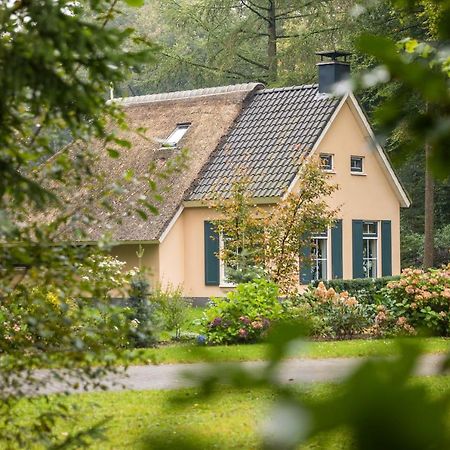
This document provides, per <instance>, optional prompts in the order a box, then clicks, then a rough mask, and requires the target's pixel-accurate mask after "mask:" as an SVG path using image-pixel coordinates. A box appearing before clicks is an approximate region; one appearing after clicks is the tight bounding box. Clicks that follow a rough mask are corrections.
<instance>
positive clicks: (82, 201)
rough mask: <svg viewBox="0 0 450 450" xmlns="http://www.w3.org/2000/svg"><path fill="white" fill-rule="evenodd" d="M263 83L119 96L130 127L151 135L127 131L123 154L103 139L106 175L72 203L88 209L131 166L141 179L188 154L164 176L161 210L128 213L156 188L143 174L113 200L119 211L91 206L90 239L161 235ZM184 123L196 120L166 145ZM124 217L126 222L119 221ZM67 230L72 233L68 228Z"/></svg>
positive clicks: (101, 166) (100, 158)
mask: <svg viewBox="0 0 450 450" xmlns="http://www.w3.org/2000/svg"><path fill="white" fill-rule="evenodd" d="M262 87H263V86H262V85H260V84H256V83H251V84H244V85H236V86H226V87H222V88H209V89H199V90H194V91H184V92H174V93H169V94H156V95H146V96H140V97H131V98H125V99H118V100H116V101H118V102H119V103H120V104H121V105H123V106H124V108H125V114H126V118H127V121H128V123H129V125H130V128H139V127H143V128H145V129H146V132H145V137H146V138H143V137H140V136H139V135H137V134H136V133H133V134H131V133H128V132H127V133H125V136H124V137H125V138H127V139H128V140H130V141H131V143H132V146H131V148H129V149H123V150H121V154H120V157H119V158H118V159H113V158H110V157H109V156H108V154H107V152H106V151H105V148H103V147H102V146H100V145H98V144H97V147H98V148H95V152H96V161H95V167H93V171H94V172H95V173H98V174H103V175H104V179H102V178H101V177H100V176H99V177H98V180H99V181H98V185H95V183H94V184H93V185H90V186H85V187H84V189H78V190H77V191H76V192H71V193H70V195H66V196H65V197H66V199H67V202H68V205H70V208H72V209H73V208H75V209H76V208H78V207H79V208H80V209H82V208H83V207H85V205H86V198H87V196H90V197H92V196H93V195H94V196H95V195H96V194H97V192H98V194H99V195H100V193H101V191H102V186H100V184H101V183H103V184H104V183H106V182H108V181H109V182H112V181H114V180H119V179H121V178H122V177H123V175H124V173H125V172H126V171H128V170H132V171H133V172H134V174H135V176H136V177H137V178H138V179H139V177H140V176H142V175H144V174H145V173H146V171H147V170H148V167H149V165H151V164H154V165H156V166H157V167H159V168H160V169H163V170H164V168H165V166H166V165H167V164H168V163H169V162H170V160H171V159H172V158H173V157H175V156H176V155H177V154H179V153H180V151H181V150H180V148H185V149H187V151H188V160H187V162H186V167H185V168H184V169H183V170H182V171H181V173H173V174H171V175H170V176H169V178H168V179H167V180H165V181H163V184H164V185H165V191H164V192H163V193H162V196H163V200H162V201H161V202H160V203H159V204H157V205H156V206H157V207H158V210H159V214H158V215H149V217H148V220H142V218H140V217H139V216H137V215H136V214H132V215H130V214H126V211H128V210H129V205H130V204H133V203H135V202H137V201H138V199H139V197H140V196H142V195H143V194H147V193H148V192H149V190H150V188H149V186H148V184H147V183H146V182H145V181H144V180H142V181H139V182H138V183H136V184H134V185H133V186H132V189H131V190H128V191H126V192H125V193H123V194H122V195H120V196H119V197H118V198H117V199H114V200H113V201H112V207H113V210H114V213H113V214H108V212H107V211H105V210H104V209H103V208H101V207H100V206H98V207H96V206H92V209H91V210H90V211H89V212H90V214H91V215H92V216H94V217H95V218H96V221H95V222H94V223H92V224H90V225H88V226H87V228H85V232H86V234H87V237H86V239H87V240H89V241H91V240H92V241H96V240H98V239H99V238H101V236H102V235H104V234H105V233H109V234H110V236H111V237H112V239H114V240H117V241H156V240H158V239H159V238H160V236H161V234H162V233H163V231H164V229H165V228H166V227H167V225H168V224H169V222H170V221H171V219H172V218H173V217H174V216H175V214H176V212H177V210H178V209H179V207H180V206H181V203H182V201H183V198H184V196H185V193H186V192H187V191H188V189H189V187H190V186H191V184H192V183H193V181H194V180H195V179H196V178H197V177H198V174H199V172H200V170H201V169H202V167H203V166H204V165H205V163H206V162H207V160H208V158H209V156H210V155H211V153H212V152H213V151H214V150H215V149H216V147H218V145H219V143H220V141H221V139H222V138H223V137H224V136H225V135H227V133H228V131H229V129H230V128H231V127H232V125H233V123H234V121H235V120H236V118H237V117H238V115H239V113H240V112H241V110H242V108H243V105H244V103H245V102H246V101H247V99H248V98H249V97H251V95H252V94H253V92H254V91H255V90H256V89H260V88H262ZM180 123H190V124H191V125H190V127H189V129H188V132H187V133H186V135H185V136H184V137H183V139H182V140H181V141H180V143H179V145H178V148H176V149H168V148H164V149H162V148H161V141H163V140H164V139H166V138H167V137H168V136H169V135H170V134H171V132H172V131H173V130H174V129H175V128H176V126H177V124H180ZM94 179H95V177H94ZM100 180H102V181H100ZM118 218H119V219H120V223H117V219H118ZM64 234H65V235H66V236H67V237H68V236H70V232H69V231H68V230H67V232H65V233H64Z"/></svg>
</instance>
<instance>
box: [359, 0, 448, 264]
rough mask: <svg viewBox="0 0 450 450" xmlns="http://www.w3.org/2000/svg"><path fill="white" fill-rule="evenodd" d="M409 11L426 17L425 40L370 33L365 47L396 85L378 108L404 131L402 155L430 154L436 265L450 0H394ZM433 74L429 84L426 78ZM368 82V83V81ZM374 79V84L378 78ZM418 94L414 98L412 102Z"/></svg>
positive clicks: (428, 233) (427, 245) (428, 219)
mask: <svg viewBox="0 0 450 450" xmlns="http://www.w3.org/2000/svg"><path fill="white" fill-rule="evenodd" d="M392 4H393V6H394V7H395V8H396V9H397V10H399V11H401V12H402V13H404V14H408V13H409V14H410V15H413V16H415V17H416V18H419V19H420V20H421V21H422V28H423V29H425V39H427V40H428V41H429V40H432V42H427V40H422V41H420V40H418V39H413V38H406V39H404V40H402V41H400V42H398V43H397V44H396V43H395V42H394V41H393V40H392V39H388V38H386V37H381V36H374V35H365V36H362V37H361V38H360V39H359V42H358V45H359V48H360V49H361V50H362V51H363V52H365V53H367V54H369V55H371V56H373V57H376V58H377V60H378V61H379V62H381V63H382V64H383V69H381V71H379V72H378V75H375V77H374V78H375V79H376V78H379V75H380V73H383V74H384V75H383V78H384V80H390V81H391V82H394V83H392V84H393V85H394V86H395V88H394V89H393V90H392V91H391V95H390V97H389V99H387V100H386V101H385V102H384V104H383V105H381V106H380V107H378V108H377V109H376V111H375V117H376V118H377V120H378V123H379V124H380V125H381V126H382V128H383V131H384V132H385V133H386V134H394V135H395V133H394V131H397V135H400V136H401V141H400V143H399V144H398V148H399V150H401V151H400V152H399V153H400V155H399V157H401V158H405V156H406V157H407V156H409V155H411V154H414V153H415V152H417V151H422V152H424V153H425V160H426V166H425V167H426V168H425V240H424V266H425V267H429V266H432V265H433V257H434V226H433V222H434V184H435V183H434V178H435V177H438V178H439V177H440V178H442V179H443V178H445V177H448V175H449V174H450V171H449V170H448V166H447V165H446V161H447V160H448V158H449V151H448V145H447V142H448V138H449V137H450V131H449V130H448V128H446V127H445V126H442V124H443V121H445V120H448V115H449V112H450V94H449V89H448V82H449V77H450V71H449V68H448V57H446V55H445V50H443V46H442V44H443V43H444V42H445V41H446V39H448V37H449V36H450V30H449V29H448V25H446V20H447V19H448V16H447V14H448V8H449V4H448V2H446V1H440V0H430V1H420V2H413V1H406V2H402V1H393V2H392ZM424 79H427V83H423V81H422V80H424ZM363 84H364V83H363ZM371 84H374V83H373V82H372V83H371ZM412 99H413V101H411V100H412Z"/></svg>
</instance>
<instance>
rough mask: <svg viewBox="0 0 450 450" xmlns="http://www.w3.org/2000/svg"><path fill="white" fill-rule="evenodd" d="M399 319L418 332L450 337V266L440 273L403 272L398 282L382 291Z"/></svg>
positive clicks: (418, 270) (410, 270) (413, 270)
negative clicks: (402, 319) (423, 330)
mask: <svg viewBox="0 0 450 450" xmlns="http://www.w3.org/2000/svg"><path fill="white" fill-rule="evenodd" d="M381 294H382V297H383V301H384V302H385V303H390V304H391V309H392V310H393V312H394V313H395V314H396V316H397V317H399V318H401V317H404V318H405V320H408V321H409V322H410V323H411V325H413V326H414V327H415V328H417V329H425V330H427V331H428V332H431V333H433V334H439V335H448V334H449V333H450V320H449V316H450V264H448V265H447V266H443V267H442V268H440V269H429V270H426V271H423V270H420V269H404V270H403V271H402V275H401V277H400V279H399V280H398V281H392V282H390V283H389V284H388V285H387V287H386V288H385V289H383V290H382V291H381Z"/></svg>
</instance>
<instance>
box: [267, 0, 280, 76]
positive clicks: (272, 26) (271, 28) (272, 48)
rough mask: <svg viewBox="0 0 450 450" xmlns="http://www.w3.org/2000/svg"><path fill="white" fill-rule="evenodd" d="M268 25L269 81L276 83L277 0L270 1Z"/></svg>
mask: <svg viewBox="0 0 450 450" xmlns="http://www.w3.org/2000/svg"><path fill="white" fill-rule="evenodd" d="M267 18H268V26H267V33H268V34H269V42H268V45H267V57H268V66H269V83H274V82H276V81H277V79H278V56H277V21H276V6H275V0H270V1H269V10H268V15H267Z"/></svg>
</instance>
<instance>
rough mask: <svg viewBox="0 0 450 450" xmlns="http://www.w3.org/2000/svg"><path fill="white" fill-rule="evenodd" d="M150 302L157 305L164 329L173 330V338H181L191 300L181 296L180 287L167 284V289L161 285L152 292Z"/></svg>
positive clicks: (187, 318)
mask: <svg viewBox="0 0 450 450" xmlns="http://www.w3.org/2000/svg"><path fill="white" fill-rule="evenodd" d="M152 302H153V303H154V304H155V305H157V307H158V312H159V314H160V317H161V318H162V321H163V326H164V328H165V329H166V330H169V331H175V339H180V338H181V332H182V329H183V327H184V326H185V325H186V323H187V321H188V320H189V317H190V315H189V309H190V308H191V307H192V302H191V301H190V300H189V299H187V298H184V297H183V293H182V291H181V288H179V287H178V288H173V287H172V286H168V287H167V289H162V288H161V287H159V288H157V289H155V291H154V292H152Z"/></svg>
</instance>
